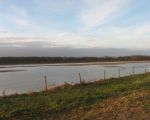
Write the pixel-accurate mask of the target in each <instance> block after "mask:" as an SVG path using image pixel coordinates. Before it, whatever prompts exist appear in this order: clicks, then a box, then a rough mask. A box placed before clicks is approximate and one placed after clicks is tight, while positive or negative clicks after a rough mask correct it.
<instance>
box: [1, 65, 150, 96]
mask: <svg viewBox="0 0 150 120" xmlns="http://www.w3.org/2000/svg"><path fill="white" fill-rule="evenodd" d="M133 67H134V69H135V70H134V72H135V73H136V74H139V73H144V72H145V67H146V70H147V71H150V63H148V62H147V63H126V64H110V63H109V64H108V65H106V64H104V65H102V64H101V65H96V64H94V65H91V64H90V65H87V64H84V65H81V66H80V65H73V64H72V65H67V64H57V65H54V64H51V65H46V64H43V65H5V66H4V65H3V66H2V65H1V66H0V94H1V93H2V92H1V91H3V90H6V93H8V94H11V93H15V92H16V91H17V92H18V93H23V92H28V91H31V90H33V91H39V90H41V89H43V86H44V76H45V75H46V76H47V82H48V84H49V85H54V84H62V83H64V82H69V83H78V82H79V78H78V73H81V77H82V79H84V80H86V81H92V80H99V79H103V77H104V70H105V71H106V78H110V77H118V76H119V69H120V74H121V75H120V76H127V75H130V74H132V73H133Z"/></svg>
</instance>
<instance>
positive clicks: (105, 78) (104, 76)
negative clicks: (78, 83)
mask: <svg viewBox="0 0 150 120" xmlns="http://www.w3.org/2000/svg"><path fill="white" fill-rule="evenodd" d="M104 80H106V70H104Z"/></svg>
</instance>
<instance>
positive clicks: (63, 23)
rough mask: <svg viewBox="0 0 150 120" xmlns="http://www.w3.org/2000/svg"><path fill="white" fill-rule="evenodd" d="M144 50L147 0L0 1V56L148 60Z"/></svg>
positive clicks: (148, 38)
mask: <svg viewBox="0 0 150 120" xmlns="http://www.w3.org/2000/svg"><path fill="white" fill-rule="evenodd" d="M149 47H150V0H0V56H59V55H61V56H93V55H95V56H105V55H111V56H112V55H114V56H116V55H133V54H136V55H137V54H142V55H145V54H146V55H150V49H149ZM99 51H100V52H99ZM108 51H109V52H108Z"/></svg>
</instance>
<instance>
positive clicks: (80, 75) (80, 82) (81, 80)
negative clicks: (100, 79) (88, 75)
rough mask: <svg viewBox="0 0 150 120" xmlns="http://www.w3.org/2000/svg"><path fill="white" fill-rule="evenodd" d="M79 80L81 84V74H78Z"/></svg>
mask: <svg viewBox="0 0 150 120" xmlns="http://www.w3.org/2000/svg"><path fill="white" fill-rule="evenodd" d="M79 80H80V84H81V83H82V78H81V74H80V73H79Z"/></svg>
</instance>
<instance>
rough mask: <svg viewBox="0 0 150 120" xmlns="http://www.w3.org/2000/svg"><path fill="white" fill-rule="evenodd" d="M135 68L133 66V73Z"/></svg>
mask: <svg viewBox="0 0 150 120" xmlns="http://www.w3.org/2000/svg"><path fill="white" fill-rule="evenodd" d="M134 69H135V68H134V67H133V75H134Z"/></svg>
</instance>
